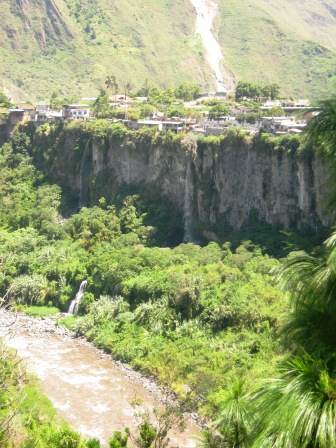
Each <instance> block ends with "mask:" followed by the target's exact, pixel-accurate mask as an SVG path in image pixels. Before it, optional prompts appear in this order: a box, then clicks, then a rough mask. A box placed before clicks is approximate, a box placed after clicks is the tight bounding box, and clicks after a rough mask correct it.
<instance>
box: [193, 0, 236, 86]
mask: <svg viewBox="0 0 336 448" xmlns="http://www.w3.org/2000/svg"><path fill="white" fill-rule="evenodd" d="M190 2H191V4H192V5H193V6H194V8H195V9H196V14H197V16H196V27H195V34H198V35H199V36H200V38H201V39H202V42H203V45H204V48H205V50H206V53H207V60H208V62H209V65H210V67H211V68H212V70H213V72H214V74H215V78H216V88H217V91H220V92H223V91H228V90H230V88H231V85H229V84H231V83H225V82H224V78H223V73H222V70H221V68H220V63H221V61H222V59H223V53H222V50H221V47H220V45H219V43H218V42H217V40H216V39H215V37H214V35H213V34H212V24H213V21H214V18H215V17H216V14H217V13H218V4H217V3H216V2H215V1H214V0H190Z"/></svg>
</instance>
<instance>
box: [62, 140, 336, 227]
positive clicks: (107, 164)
mask: <svg viewBox="0 0 336 448" xmlns="http://www.w3.org/2000/svg"><path fill="white" fill-rule="evenodd" d="M88 138H89V139H90V141H89V147H90V156H89V157H90V161H89V163H90V164H91V168H90V170H91V175H90V176H89V177H90V183H89V184H88V185H87V188H88V193H89V194H88V197H90V191H89V190H90V188H91V189H92V188H93V185H94V184H95V180H96V179H98V177H99V176H100V175H101V173H102V172H104V173H105V181H104V182H105V183H106V188H105V184H101V185H100V190H99V191H98V194H100V196H105V194H106V189H107V188H110V189H111V188H112V189H116V188H120V187H121V186H122V185H130V184H139V183H142V184H147V185H150V186H151V188H154V189H155V190H157V191H158V192H159V193H160V194H162V197H163V200H164V197H168V198H169V199H170V200H171V201H172V202H173V204H175V206H176V207H177V208H178V209H180V210H183V208H184V207H185V206H186V204H185V198H186V195H185V190H186V179H187V175H186V174H187V166H188V163H190V160H191V176H189V179H190V178H191V180H192V184H193V185H192V187H193V188H192V198H191V200H192V209H193V219H194V222H195V223H197V225H198V227H201V228H203V229H207V230H210V229H213V230H214V231H215V232H216V229H217V230H220V229H221V228H223V227H224V226H228V227H232V228H235V229H237V228H240V227H241V226H242V225H243V223H244V222H245V221H246V220H247V218H248V216H249V214H250V213H251V211H254V212H255V211H257V213H258V215H259V219H260V220H264V221H266V222H268V223H270V224H272V225H274V226H278V225H279V226H282V227H284V228H289V227H293V226H294V227H297V228H302V227H304V226H309V227H312V228H314V229H317V228H318V227H320V226H321V225H329V222H328V218H327V217H326V216H324V214H323V197H324V193H323V190H324V187H323V185H324V182H325V178H326V170H325V168H324V166H323V164H322V163H321V161H320V160H318V159H315V158H314V157H313V156H312V155H311V154H307V153H303V154H302V155H298V154H295V153H294V154H293V153H288V152H287V151H285V150H282V149H279V150H277V151H275V150H274V149H272V148H269V147H267V145H263V144H262V143H261V142H260V141H259V143H258V142H257V143H256V142H254V143H253V142H252V141H251V140H246V139H242V138H240V139H239V138H236V139H234V138H233V139H232V138H231V139H226V140H221V141H220V143H218V140H217V143H216V144H213V143H211V141H210V142H209V143H206V141H205V140H203V142H202V143H201V144H199V145H198V147H197V150H196V151H195V152H194V153H193V154H191V153H190V152H188V150H186V148H185V147H184V146H183V144H181V141H180V140H178V139H177V138H175V139H172V138H170V139H169V138H166V139H164V138H161V139H160V140H158V139H154V138H150V137H148V136H144V137H143V138H137V139H133V140H132V139H130V137H129V136H127V137H126V138H124V139H121V140H120V141H117V142H116V141H113V139H111V140H110V141H106V140H105V141H104V142H102V140H101V139H97V138H95V137H93V136H91V137H88ZM75 141H76V139H75V138H74V136H73V135H72V136H67V137H66V138H65V139H64V146H63V159H64V160H65V161H66V163H65V165H64V166H63V167H62V168H60V167H59V168H58V170H57V171H58V173H59V176H60V177H62V178H63V181H64V182H65V183H66V184H67V185H68V186H70V187H71V188H73V189H74V190H77V191H78V195H79V192H80V189H81V188H83V185H82V184H81V176H80V170H81V166H83V164H82V163H80V160H77V162H76V163H77V164H75V169H72V171H71V172H70V171H69V170H68V172H66V173H65V172H64V170H65V171H66V170H67V167H70V166H74V163H72V159H73V158H74V157H77V158H78V155H75V146H76V143H75ZM96 194H97V192H96Z"/></svg>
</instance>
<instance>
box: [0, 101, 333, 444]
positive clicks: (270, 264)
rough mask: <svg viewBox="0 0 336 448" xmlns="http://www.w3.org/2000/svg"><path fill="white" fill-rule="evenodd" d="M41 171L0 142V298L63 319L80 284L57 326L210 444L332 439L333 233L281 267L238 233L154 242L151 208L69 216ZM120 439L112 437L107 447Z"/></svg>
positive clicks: (329, 151) (130, 197) (18, 136)
mask: <svg viewBox="0 0 336 448" xmlns="http://www.w3.org/2000/svg"><path fill="white" fill-rule="evenodd" d="M322 107H323V110H322V112H321V113H320V115H318V116H317V118H316V119H315V120H314V121H313V122H312V129H311V134H310V135H311V139H312V143H314V144H315V145H316V144H317V143H318V145H319V147H320V148H321V149H322V150H323V154H325V156H326V157H329V158H331V160H333V159H334V157H335V154H336V149H335V141H336V140H335V135H334V132H335V130H334V122H335V121H334V118H335V102H334V101H330V102H325V103H323V104H322ZM330 117H332V118H330ZM83 126H84V125H83ZM96 126H97V127H96V131H97V132H98V131H99V129H100V127H99V126H100V125H99V123H98V124H96ZM83 130H84V131H85V129H84V128H83ZM45 131H46V130H45V129H44V130H42V131H41V135H40V138H42V136H43V135H45V138H46V139H47V138H48V133H47V132H45ZM119 131H120V132H125V131H123V130H122V129H121V128H120V129H119ZM43 133H45V134H43ZM261 138H264V139H265V138H266V137H261ZM268 139H269V141H268V144H269V145H270V146H271V147H272V148H274V149H279V145H286V144H289V148H287V149H288V150H293V151H295V150H297V149H298V147H299V146H300V142H299V141H298V140H297V137H295V138H294V139H292V140H290V141H287V140H288V139H287V140H286V138H284V137H282V140H280V139H272V138H268ZM32 155H33V156H34V157H33V158H32ZM49 155H50V154H49ZM47 158H48V154H46V159H47ZM33 162H34V163H35V162H36V163H37V167H36V166H35V165H34V163H33ZM45 163H48V160H44V162H42V161H41V160H40V158H39V156H38V154H36V151H34V148H32V145H31V141H30V137H29V132H28V134H27V133H23V132H20V130H19V129H18V130H17V131H16V133H15V134H14V135H13V139H12V142H11V144H5V145H3V147H2V148H1V151H0V172H1V177H0V179H1V183H0V194H1V197H2V202H1V204H0V207H1V210H0V216H1V232H0V241H1V251H2V253H1V258H2V262H1V263H2V264H1V270H0V293H1V295H5V294H7V295H6V297H8V298H11V299H12V300H13V301H14V302H15V303H16V304H20V305H23V306H30V305H43V306H49V307H58V308H59V309H61V310H63V311H66V310H67V309H68V306H69V303H70V301H71V299H72V298H73V297H74V295H75V293H76V291H77V290H78V288H79V286H80V283H81V282H82V281H83V280H84V279H86V280H87V281H88V288H87V292H86V293H85V295H84V297H83V299H82V301H81V303H80V310H79V315H78V316H71V317H68V318H66V319H65V323H66V324H67V325H68V326H70V327H71V328H73V329H74V331H75V332H76V333H77V334H78V335H85V336H86V337H87V338H88V339H89V340H91V341H93V342H94V343H95V344H96V345H97V346H99V347H101V348H104V349H105V350H107V351H109V352H111V353H112V354H113V355H114V356H115V357H116V358H118V359H121V360H122V361H125V362H128V363H130V364H132V365H133V366H134V367H136V368H138V369H141V370H142V371H144V372H147V373H150V374H153V375H155V376H156V377H157V378H158V379H159V380H161V381H162V382H163V383H165V384H168V385H169V386H170V387H171V388H172V389H174V390H175V391H176V392H177V393H178V395H179V397H180V398H181V400H187V402H188V406H189V408H190V409H193V410H197V411H198V412H200V413H201V414H203V415H206V416H208V417H210V418H211V419H213V420H214V421H216V422H217V425H218V428H219V430H220V432H219V433H217V434H211V433H207V434H206V435H205V441H204V444H205V446H207V447H212V448H214V447H221V446H223V447H224V446H232V447H242V446H248V447H250V446H253V447H264V446H265V447H266V446H267V447H269V446H272V447H283V448H285V447H286V448H290V447H317V448H329V447H331V446H334V445H335V434H336V432H335V424H334V420H335V419H334V416H335V409H334V402H335V391H334V376H335V362H334V347H335V340H334V339H335V330H334V329H335V322H334V315H335V312H334V311H335V310H334V291H335V274H334V272H335V269H334V261H335V236H333V237H332V238H331V239H329V240H328V241H327V242H326V244H325V245H324V246H321V247H317V248H315V249H314V250H313V251H311V252H310V253H305V252H303V251H301V252H299V253H295V252H294V253H291V254H290V255H288V256H287V257H286V258H285V259H281V260H277V259H275V258H272V257H270V256H269V255H267V254H266V253H265V252H264V251H263V250H262V249H261V248H260V247H259V246H258V245H257V244H256V242H254V241H251V240H249V239H248V238H245V239H244V240H242V241H240V243H239V244H238V245H237V246H234V248H233V247H232V246H231V245H230V243H228V242H227V243H223V244H220V245H219V244H217V243H213V242H211V243H209V244H207V245H205V246H203V247H200V246H198V245H194V244H179V245H177V246H175V247H162V246H161V247H160V246H158V241H159V240H156V236H155V235H156V227H159V226H160V224H161V222H160V220H159V219H158V215H155V213H153V209H157V210H159V211H160V212H162V213H163V215H162V216H163V220H165V216H167V215H165V213H166V211H165V208H164V206H163V205H162V204H161V203H160V202H159V200H157V201H156V202H155V201H154V199H153V198H151V200H152V202H151V203H150V201H149V200H144V199H143V198H142V197H141V195H139V194H134V192H131V193H130V194H124V195H123V196H120V197H117V198H114V199H115V200H114V201H113V202H112V199H113V198H112V197H111V198H109V199H108V200H107V199H106V198H104V197H100V199H99V200H98V201H97V205H95V206H93V207H91V208H88V207H83V208H81V210H79V211H77V212H76V213H73V214H72V215H71V216H70V217H69V218H66V219H65V218H64V217H62V216H61V215H60V212H59V210H60V205H61V203H62V201H63V196H64V193H62V191H61V189H60V187H59V186H57V185H50V184H48V183H47V182H46V178H45V176H44V174H43V173H42V172H41V171H39V168H38V167H42V166H44V167H45V166H46V165H45ZM63 206H64V205H63ZM154 217H156V220H155V219H154ZM169 223H170V221H169V220H168V224H169ZM166 225H167V223H166ZM274 272H277V273H278V274H277V275H278V278H279V279H280V280H281V283H282V284H283V285H284V288H285V289H288V290H289V291H290V293H291V295H292V302H291V303H292V306H289V304H288V295H286V294H284V293H283V292H281V290H280V289H279V287H278V286H277V285H276V278H275V276H274ZM279 328H281V332H280V335H279ZM272 377H274V378H278V379H277V380H273V381H271V382H268V383H266V384H264V383H263V381H262V380H263V379H265V378H272ZM147 424H148V425H150V424H149V423H148V422H147V423H146V422H145V424H144V427H143V428H142V430H143V431H144V433H146V434H147V435H148V434H152V436H153V433H152V430H153V428H152V427H150V426H148V425H147ZM146 425H147V426H146ZM37 426H38V428H39V425H37ZM37 431H39V429H37ZM152 436H151V437H152ZM127 439H128V435H127V432H126V433H125V435H122V434H120V433H117V434H115V436H114V441H113V440H112V441H111V446H115V447H118V446H126V445H127ZM23 446H35V445H23ZM50 446H52V445H50ZM58 446H61V445H58ZM74 446H77V445H74ZM139 446H140V445H139ZM141 446H148V447H150V446H151V442H150V444H147V445H141Z"/></svg>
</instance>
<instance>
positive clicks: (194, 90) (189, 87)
mask: <svg viewBox="0 0 336 448" xmlns="http://www.w3.org/2000/svg"><path fill="white" fill-rule="evenodd" d="M201 91H202V89H201V87H200V86H199V85H198V84H195V83H193V82H188V81H185V82H183V83H182V84H180V85H179V86H178V87H177V88H176V89H175V91H174V94H175V96H176V98H180V99H181V100H184V101H192V100H195V99H196V98H198V97H199V96H200V94H201Z"/></svg>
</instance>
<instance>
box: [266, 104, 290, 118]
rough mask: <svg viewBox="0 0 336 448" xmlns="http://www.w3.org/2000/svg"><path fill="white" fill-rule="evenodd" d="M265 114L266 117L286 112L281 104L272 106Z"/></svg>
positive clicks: (281, 114) (282, 115) (278, 115)
mask: <svg viewBox="0 0 336 448" xmlns="http://www.w3.org/2000/svg"><path fill="white" fill-rule="evenodd" d="M266 115H267V116H268V117H284V116H285V115H286V114H285V111H284V110H283V108H282V107H281V106H273V107H271V108H270V109H269V110H268V111H267V114H266Z"/></svg>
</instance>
